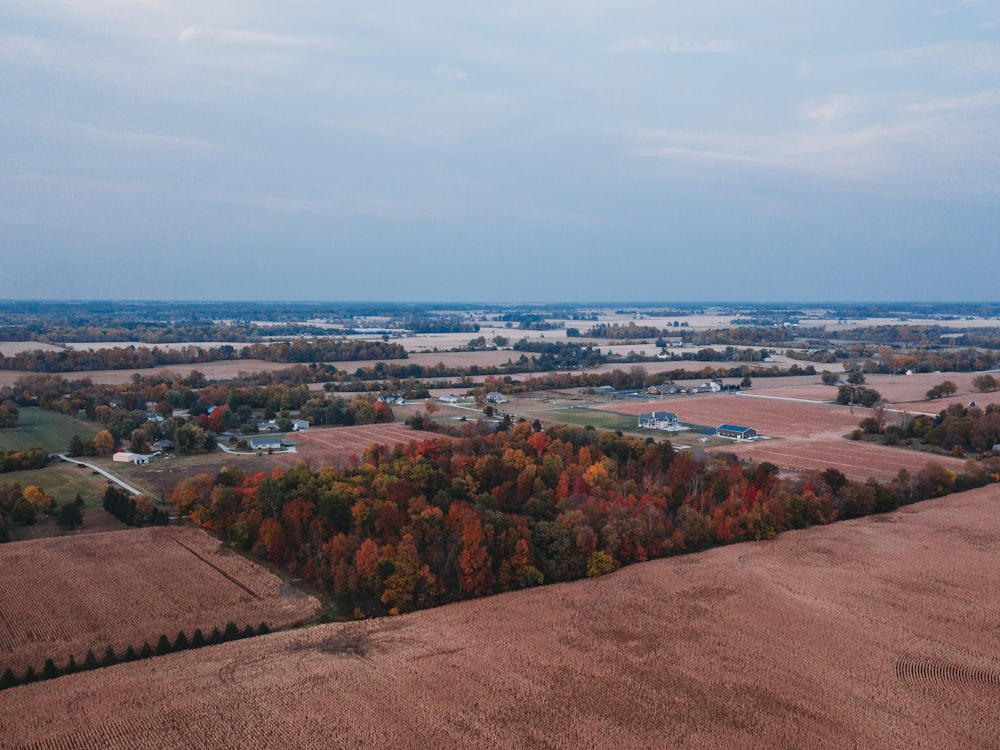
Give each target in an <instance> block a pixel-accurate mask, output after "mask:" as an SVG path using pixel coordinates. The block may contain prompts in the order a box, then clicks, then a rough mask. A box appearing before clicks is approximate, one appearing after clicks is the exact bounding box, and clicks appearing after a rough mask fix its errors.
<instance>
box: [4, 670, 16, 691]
mask: <svg viewBox="0 0 1000 750" xmlns="http://www.w3.org/2000/svg"><path fill="white" fill-rule="evenodd" d="M17 684H18V680H17V676H16V675H15V674H14V672H13V670H11V668H10V667H7V669H5V670H4V672H3V677H0V690H6V689H7V688H11V687H14V686H15V685H17Z"/></svg>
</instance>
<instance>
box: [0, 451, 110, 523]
mask: <svg viewBox="0 0 1000 750" xmlns="http://www.w3.org/2000/svg"><path fill="white" fill-rule="evenodd" d="M8 482H17V483H18V484H19V485H21V487H22V488H24V487H29V486H31V485H34V486H36V487H38V488H40V489H41V490H42V491H43V492H45V494H46V495H51V496H52V498H53V499H54V500H55V501H56V504H57V505H61V504H62V503H65V502H69V501H71V500H73V499H75V498H76V495H77V493H79V494H80V497H81V498H82V499H83V528H82V529H80V530H78V531H66V530H65V529H63V528H61V527H60V526H59V525H58V524H57V523H56V522H55V519H54V518H50V517H48V516H45V515H43V514H39V516H38V521H37V523H35V524H34V525H32V526H15V525H12V526H11V527H10V536H11V541H15V542H18V541H25V540H28V539H43V538H45V537H50V536H66V535H68V534H81V533H84V534H86V533H93V532H100V531H117V530H119V529H125V528H127V527H126V526H125V525H124V524H122V523H121V522H119V521H118V520H117V519H116V518H115V517H114V516H112V515H111V514H110V513H108V512H107V511H105V510H104V508H103V507H102V505H103V502H104V490H105V489H106V488H107V480H106V479H105V478H104V477H102V476H99V475H97V476H95V475H94V474H93V473H92V472H91V470H90V469H87V468H84V467H82V466H77V465H76V464H70V463H63V462H61V461H53V462H51V463H50V464H49V465H48V466H46V467H45V468H44V469H35V470H33V471H11V472H7V473H6V474H0V484H7V483H8Z"/></svg>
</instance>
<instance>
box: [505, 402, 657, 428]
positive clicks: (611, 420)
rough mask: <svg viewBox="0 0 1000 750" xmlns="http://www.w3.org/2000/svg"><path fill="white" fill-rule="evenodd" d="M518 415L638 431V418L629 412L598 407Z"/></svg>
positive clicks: (594, 426)
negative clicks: (603, 409) (619, 412)
mask: <svg viewBox="0 0 1000 750" xmlns="http://www.w3.org/2000/svg"><path fill="white" fill-rule="evenodd" d="M518 416H523V417H525V418H526V419H528V420H529V421H531V419H533V418H534V417H535V416H537V417H539V418H540V419H541V420H542V421H548V422H562V423H564V424H570V425H575V426H577V427H586V426H587V425H590V426H591V427H593V428H594V429H597V430H610V431H614V430H621V431H622V432H635V433H638V432H639V430H638V428H637V426H636V425H637V422H638V419H637V418H636V417H631V416H628V415H627V414H615V413H613V412H609V411H600V410H598V409H580V408H575V409H549V410H545V411H542V412H537V413H531V412H528V411H525V412H518Z"/></svg>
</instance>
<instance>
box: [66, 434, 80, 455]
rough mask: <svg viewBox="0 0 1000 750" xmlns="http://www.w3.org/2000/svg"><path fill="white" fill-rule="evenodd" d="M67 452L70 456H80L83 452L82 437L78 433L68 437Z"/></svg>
mask: <svg viewBox="0 0 1000 750" xmlns="http://www.w3.org/2000/svg"><path fill="white" fill-rule="evenodd" d="M66 452H67V453H69V455H71V456H80V455H82V454H83V439H82V438H81V437H80V436H79V435H73V437H71V438H70V439H69V445H68V446H67V450H66Z"/></svg>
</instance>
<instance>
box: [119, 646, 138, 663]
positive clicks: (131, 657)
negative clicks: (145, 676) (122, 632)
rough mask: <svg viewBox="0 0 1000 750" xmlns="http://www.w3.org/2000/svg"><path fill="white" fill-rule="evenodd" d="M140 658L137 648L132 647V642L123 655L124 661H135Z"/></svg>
mask: <svg viewBox="0 0 1000 750" xmlns="http://www.w3.org/2000/svg"><path fill="white" fill-rule="evenodd" d="M138 658H139V655H138V654H137V653H136V652H135V649H134V648H132V644H131V643H130V644H129V646H128V648H127V649H125V655H124V656H122V661H135V660H136V659H138Z"/></svg>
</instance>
